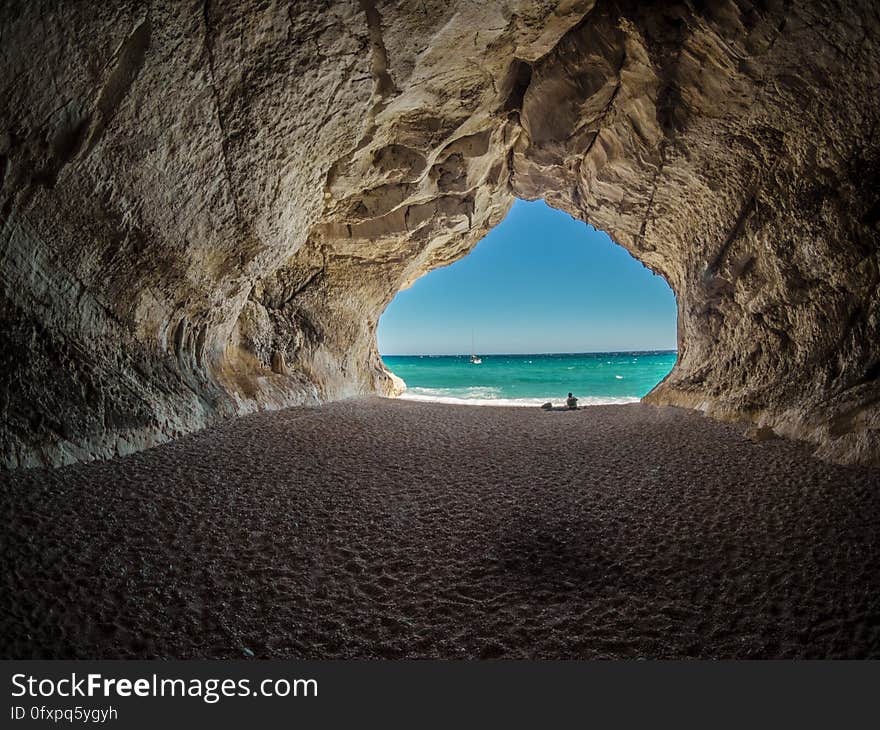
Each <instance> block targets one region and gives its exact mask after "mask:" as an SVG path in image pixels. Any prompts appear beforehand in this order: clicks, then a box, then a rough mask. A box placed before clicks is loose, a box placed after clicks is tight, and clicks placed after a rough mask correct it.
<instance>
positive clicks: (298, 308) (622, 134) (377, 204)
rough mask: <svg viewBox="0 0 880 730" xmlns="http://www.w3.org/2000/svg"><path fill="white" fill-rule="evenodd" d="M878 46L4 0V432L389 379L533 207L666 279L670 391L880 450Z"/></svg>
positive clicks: (168, 4) (810, 14) (441, 14)
mask: <svg viewBox="0 0 880 730" xmlns="http://www.w3.org/2000/svg"><path fill="white" fill-rule="evenodd" d="M878 40H880V17H878V10H877V8H876V6H875V4H873V3H871V2H867V0H864V1H862V2H854V3H846V4H843V3H833V2H819V1H818V0H811V1H810V2H803V3H790V2H786V1H782V0H780V1H779V2H774V1H773V0H764V1H763V2H746V1H745V0H741V1H739V2H681V3H658V4H645V3H638V2H624V1H620V2H603V1H602V0H599V1H598V2H592V1H586V0H584V1H578V0H559V2H550V1H544V2H525V1H523V2H518V1H516V0H510V1H508V2H501V1H500V0H485V1H484V2H481V3H472V2H469V1H468V0H458V1H457V2H446V1H435V0H413V1H400V2H373V1H372V0H361V1H360V2H341V1H330V0H327V1H326V2H309V3H300V2H281V1H280V0H278V1H276V2H262V3H256V2H235V3H233V2H220V1H219V0H206V1H205V2H203V3H183V2H176V1H173V0H167V1H165V2H159V1H158V0H156V1H154V2H134V1H132V2H122V1H121V0H111V2H107V3H103V4H101V5H100V6H97V5H93V4H91V3H77V2H73V1H72V0H71V1H70V2H60V1H57V2H56V1H51V0H18V1H12V2H7V3H4V4H3V6H2V8H0V48H2V56H0V64H2V69H3V73H2V74H0V90H2V96H3V98H4V99H6V104H5V105H3V107H2V108H0V270H2V289H0V303H2V304H0V333H2V340H3V346H2V350H0V353H2V354H0V357H2V367H0V372H2V376H0V408H2V412H3V420H2V426H0V448H2V461H3V463H4V464H5V465H6V466H11V467H16V466H33V465H39V464H61V463H66V462H70V461H74V460H84V459H91V458H100V457H106V456H110V455H114V454H120V453H126V452H130V451H133V450H137V449H140V448H145V447H147V446H150V445H152V444H155V443H159V442H161V441H164V440H167V439H169V438H175V437H177V436H179V435H181V434H183V433H186V432H188V431H192V430H194V429H197V428H200V427H202V426H204V425H206V424H208V423H211V422H214V421H216V420H217V419H220V418H224V417H229V416H232V415H235V414H240V413H245V412H249V411H253V410H257V409H262V408H275V407H282V406H285V405H292V404H299V403H308V402H319V401H322V400H328V399H335V398H341V397H346V396H350V395H358V394H364V393H371V392H376V391H379V392H386V393H388V392H393V391H394V390H395V388H396V384H395V382H394V380H393V378H392V377H391V376H390V375H389V374H388V373H387V372H386V371H385V370H384V368H383V366H382V364H381V361H380V359H379V357H378V354H377V352H376V346H375V326H376V322H377V320H378V317H379V316H380V314H381V312H382V310H383V309H384V307H385V306H386V305H387V303H388V302H389V301H390V299H391V298H392V297H393V296H394V294H395V293H396V292H397V291H398V290H399V289H400V288H402V287H405V286H407V285H409V284H410V283H411V282H412V281H414V280H415V279H416V278H417V277H418V276H420V275H421V274H423V273H425V272H426V271H428V270H430V269H432V268H434V267H437V266H441V265H444V264H447V263H450V262H451V261H454V260H455V259H457V258H459V257H461V256H463V255H465V254H466V253H467V252H468V251H469V250H470V248H471V247H472V246H473V245H474V244H475V243H476V242H477V241H478V240H479V239H480V238H481V237H482V236H483V235H485V233H486V232H487V231H488V230H489V229H490V228H491V227H492V226H494V225H495V224H496V223H498V222H499V221H500V220H501V218H502V217H503V216H504V214H505V213H506V211H507V209H508V208H509V206H510V204H511V203H512V200H513V198H514V196H519V197H524V198H539V197H540V198H544V199H546V200H547V201H548V202H549V203H550V204H551V205H553V206H556V207H558V208H561V209H563V210H565V211H567V212H569V213H570V214H572V215H574V216H576V217H578V218H581V219H583V220H586V221H589V222H590V223H592V224H594V225H596V226H597V227H599V228H602V229H604V230H606V231H608V232H609V234H610V235H611V236H612V238H614V240H616V241H617V242H618V243H620V244H621V245H623V246H625V247H626V248H627V249H628V250H629V251H630V252H632V253H633V254H634V255H635V256H637V257H638V258H639V259H641V260H642V261H643V262H644V263H645V264H646V265H648V266H649V267H651V268H652V269H653V270H654V271H656V272H657V273H658V274H660V275H662V276H664V277H665V278H666V279H667V280H668V281H669V283H670V284H671V285H672V286H673V288H674V289H675V291H676V294H677V296H678V301H679V323H680V324H679V361H678V363H677V365H676V367H675V369H674V370H673V372H672V373H671V374H670V376H669V377H668V378H667V379H666V380H665V381H664V382H663V383H662V384H661V385H660V386H658V388H657V389H655V390H654V391H653V392H652V393H651V394H650V395H649V396H648V401H649V402H653V403H671V404H676V405H684V406H687V407H693V408H700V409H702V410H705V411H706V412H708V413H709V414H710V415H714V416H717V417H721V418H734V419H747V420H751V421H754V422H756V423H757V424H759V425H760V426H764V427H768V426H769V427H772V428H774V429H775V430H776V431H777V432H778V433H781V434H785V435H789V436H793V437H796V438H802V439H805V440H808V441H810V442H812V443H814V444H816V445H817V447H818V452H819V453H820V454H821V455H823V456H825V457H828V458H833V459H837V460H843V461H862V462H874V463H876V462H878V461H880V406H878V403H880V380H878V378H880V345H878V342H880V331H878V330H880V305H878V301H880V296H878V295H880V274H878V265H880V256H878V250H880V246H878V222H880V202H878V198H877V192H876V191H877V189H878V185H877V182H878V169H880V168H878V145H877V142H876V131H877V120H878V102H877V92H878V76H880V71H878V68H880V65H878V60H880V58H878V56H880V52H878Z"/></svg>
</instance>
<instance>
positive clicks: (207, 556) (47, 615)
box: [0, 399, 880, 658]
mask: <svg viewBox="0 0 880 730" xmlns="http://www.w3.org/2000/svg"><path fill="white" fill-rule="evenodd" d="M0 517H2V520H3V525H4V528H3V532H2V537H0V540H2V544H0V550H2V553H3V555H4V556H5V560H4V563H5V568H4V571H3V573H2V578H0V580H2V586H0V594H2V599H0V600H2V605H0V645H2V646H0V655H2V656H3V657H4V658H42V657H58V658H61V657H81V658H87V657H91V658H94V657H178V658H196V657H242V656H243V655H249V652H253V654H254V655H255V656H257V657H289V658H297V657H303V658H334V657H388V658H402V657H449V658H464V657H474V658H480V657H484V658H490V657H491V658H495V657H512V658H542V657H548V658H549V657H553V658H560V657H561V658H600V657H602V658H616V657H628V658H631V657H707V658H708V657H718V658H728V657H738V658H750V657H880V589H878V576H880V470H877V469H868V468H855V467H842V466H834V465H830V464H826V463H823V462H821V461H818V460H816V459H813V458H812V457H810V456H809V451H808V450H807V449H806V448H805V447H803V446H800V445H798V444H794V443H791V442H787V441H782V440H774V441H767V442H762V443H758V444H755V443H752V442H750V441H748V440H746V439H744V438H743V436H742V429H740V428H739V427H734V426H730V425H724V424H720V423H716V422H713V421H711V420H708V419H705V418H703V417H701V416H700V415H698V414H694V413H691V412H687V411H681V410H677V409H671V408H664V409H658V408H652V407H649V406H643V405H638V404H636V405H623V406H598V407H591V408H588V409H584V410H580V411H574V412H544V411H541V410H539V409H537V408H535V409H525V408H488V407H463V406H452V405H441V404H428V403H417V402H407V401H387V400H379V399H370V400H363V401H348V402H342V403H335V404H331V405H327V406H323V407H321V408H313V409H306V408H302V409H291V410H286V411H281V412H276V413H263V414H258V415H255V416H251V417H247V418H243V419H239V420H237V421H233V422H230V423H226V424H224V425H221V426H219V427H217V428H213V429H210V430H207V431H203V432H201V433H199V434H196V435H193V436H190V437H187V438H184V439H182V440H180V441H177V442H175V443H172V444H167V445H165V446H161V447H158V448H155V449H152V450H150V451H146V452H142V453H139V454H135V455H133V456H129V457H125V458H120V459H116V460H113V461H109V462H102V463H93V464H84V465H77V466H73V467H65V468H63V469H57V470H51V471H50V470H35V471H22V472H15V473H3V474H0Z"/></svg>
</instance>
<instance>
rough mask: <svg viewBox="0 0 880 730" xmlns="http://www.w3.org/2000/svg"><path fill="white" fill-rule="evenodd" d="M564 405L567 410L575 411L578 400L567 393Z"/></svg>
mask: <svg viewBox="0 0 880 730" xmlns="http://www.w3.org/2000/svg"><path fill="white" fill-rule="evenodd" d="M565 405H567V406H568V410H570V411H576V410H577V407H578V399H577V398H575V397H574V396H573V395H572V394H571V393H569V394H568V398H566V399H565Z"/></svg>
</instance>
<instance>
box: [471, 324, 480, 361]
mask: <svg viewBox="0 0 880 730" xmlns="http://www.w3.org/2000/svg"><path fill="white" fill-rule="evenodd" d="M482 362H483V358H481V357H478V356H477V353H476V351H475V350H474V331H473V330H471V365H480V364H481V363H482Z"/></svg>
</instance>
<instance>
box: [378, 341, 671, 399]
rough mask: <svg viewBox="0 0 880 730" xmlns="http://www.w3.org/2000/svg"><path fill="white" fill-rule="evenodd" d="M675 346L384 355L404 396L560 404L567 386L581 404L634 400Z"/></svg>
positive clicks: (655, 379)
mask: <svg viewBox="0 0 880 730" xmlns="http://www.w3.org/2000/svg"><path fill="white" fill-rule="evenodd" d="M675 358H676V353H675V352H674V351H668V350H666V351H651V352H591V353H580V354H577V353H573V354H565V355H482V359H483V362H482V364H481V365H474V364H472V363H471V362H470V358H469V357H468V356H467V355H385V356H383V357H382V359H383V360H384V362H385V365H386V366H387V367H388V368H389V369H390V370H391V371H392V372H393V373H395V374H396V375H398V376H399V377H401V378H403V380H404V382H406V385H407V390H406V392H405V393H404V394H403V396H401V397H403V398H408V399H410V400H427V401H440V402H444V403H461V404H468V405H510V406H536V405H541V404H542V403H546V402H547V401H551V402H553V403H554V404H555V405H560V404H562V402H563V401H564V400H565V397H566V396H567V395H568V393H569V391H571V392H572V393H574V395H575V396H577V398H578V399H579V404H580V405H601V404H605V403H633V402H635V401H637V400H639V398H641V397H642V396H643V395H645V394H646V393H647V392H648V391H650V390H651V389H652V388H653V387H654V386H655V385H657V383H659V382H660V381H661V380H662V379H663V378H664V377H665V376H666V374H667V373H668V372H669V371H670V370H671V369H672V366H673V365H674V364H675Z"/></svg>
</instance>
